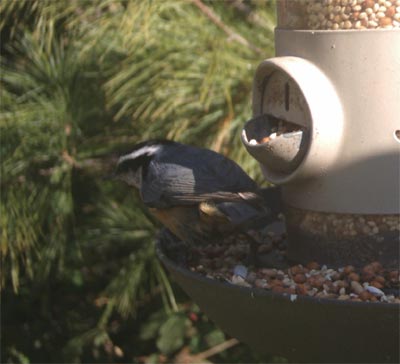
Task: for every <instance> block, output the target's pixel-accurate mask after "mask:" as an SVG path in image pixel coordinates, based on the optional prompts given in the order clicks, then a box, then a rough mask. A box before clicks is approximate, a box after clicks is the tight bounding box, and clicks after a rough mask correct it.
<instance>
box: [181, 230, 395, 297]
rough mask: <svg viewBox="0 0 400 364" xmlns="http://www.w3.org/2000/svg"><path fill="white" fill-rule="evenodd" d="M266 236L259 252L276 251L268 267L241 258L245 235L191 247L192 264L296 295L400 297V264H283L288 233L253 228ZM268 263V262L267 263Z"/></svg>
mask: <svg viewBox="0 0 400 364" xmlns="http://www.w3.org/2000/svg"><path fill="white" fill-rule="evenodd" d="M254 234H255V235H256V237H257V235H258V238H260V236H262V238H263V242H262V243H261V244H260V245H259V251H258V254H259V255H262V256H266V257H267V258H268V257H270V258H271V257H272V260H273V262H270V267H274V266H276V265H275V264H274V262H277V263H279V264H281V266H280V268H270V267H265V268H252V267H246V266H245V265H244V264H243V262H244V261H246V257H247V256H248V245H249V244H248V241H246V239H245V238H238V237H235V238H232V237H230V238H227V239H225V240H224V241H223V242H221V244H219V245H213V244H209V245H206V246H204V247H200V248H199V247H197V248H195V249H193V250H192V252H191V254H190V255H191V256H192V257H196V258H194V259H193V260H192V261H190V262H188V268H189V269H190V270H192V271H194V272H198V273H201V274H204V275H206V276H207V277H209V278H212V279H217V280H221V281H225V282H230V283H232V284H235V285H239V286H244V287H256V288H261V289H266V290H271V291H273V292H277V293H285V294H289V295H290V297H291V299H296V298H297V296H299V295H301V296H311V297H316V298H330V299H338V300H349V301H368V302H386V303H400V295H399V290H400V275H399V271H398V270H387V269H385V268H384V267H382V265H381V264H380V263H379V262H372V263H370V264H368V265H365V266H364V267H362V268H361V269H357V268H355V267H353V266H351V265H348V266H345V267H342V268H338V269H332V268H329V267H327V266H326V265H323V266H321V265H319V264H318V263H317V262H310V263H308V264H307V265H305V266H303V265H300V264H299V265H293V266H289V265H288V264H286V266H285V265H282V262H283V261H285V257H286V236H285V234H284V233H283V234H275V233H272V232H270V231H258V232H254ZM267 264H268V263H267Z"/></svg>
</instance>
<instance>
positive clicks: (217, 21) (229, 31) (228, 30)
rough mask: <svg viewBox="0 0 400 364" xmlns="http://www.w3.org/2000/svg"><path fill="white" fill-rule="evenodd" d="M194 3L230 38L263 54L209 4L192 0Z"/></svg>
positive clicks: (199, 0)
mask: <svg viewBox="0 0 400 364" xmlns="http://www.w3.org/2000/svg"><path fill="white" fill-rule="evenodd" d="M191 1H192V3H193V4H194V5H196V6H197V7H198V8H199V9H200V10H201V11H202V12H203V13H204V14H205V15H206V16H207V17H208V18H209V19H210V20H211V21H212V22H213V23H214V24H215V25H217V26H218V27H219V28H221V29H222V30H223V31H224V32H225V33H226V34H227V35H228V36H229V38H230V39H232V40H235V41H236V42H238V43H240V44H242V45H244V46H246V47H248V48H250V49H251V50H252V51H254V52H256V53H258V54H262V53H263V51H262V50H261V49H260V48H258V47H257V46H255V45H254V44H252V43H250V42H249V41H248V40H247V39H245V38H244V37H243V36H241V35H240V34H238V33H236V32H235V31H234V30H232V29H231V28H230V27H229V26H228V25H226V24H225V23H224V22H223V21H222V20H221V19H220V18H219V17H218V16H217V14H215V13H214V11H213V10H212V9H211V8H209V7H208V6H206V5H204V4H203V3H202V1H201V0H191Z"/></svg>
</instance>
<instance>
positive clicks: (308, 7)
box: [287, 0, 400, 30]
mask: <svg viewBox="0 0 400 364" xmlns="http://www.w3.org/2000/svg"><path fill="white" fill-rule="evenodd" d="M290 3H291V1H289V4H288V10H289V14H288V15H287V16H288V17H290V8H292V11H293V12H297V14H296V15H295V14H293V17H292V19H291V20H288V22H287V23H288V24H287V25H288V26H289V27H291V28H297V29H300V28H302V27H304V19H306V23H305V25H306V26H307V28H308V29H314V30H341V29H359V30H361V29H393V28H400V1H399V0H298V1H297V4H296V5H294V4H290ZM301 22H303V24H301ZM296 23H297V24H296Z"/></svg>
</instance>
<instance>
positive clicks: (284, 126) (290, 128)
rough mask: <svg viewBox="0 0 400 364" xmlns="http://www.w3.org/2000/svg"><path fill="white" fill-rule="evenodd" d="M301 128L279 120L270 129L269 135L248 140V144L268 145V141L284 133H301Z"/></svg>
mask: <svg viewBox="0 0 400 364" xmlns="http://www.w3.org/2000/svg"><path fill="white" fill-rule="evenodd" d="M301 130H303V128H302V127H301V126H300V125H297V124H293V123H290V122H288V121H284V120H279V121H278V123H277V125H276V126H275V127H272V128H271V130H270V133H269V134H268V135H266V136H263V137H261V138H260V139H258V140H256V139H250V140H249V144H251V145H256V144H263V143H268V142H269V141H271V140H273V139H275V138H276V137H279V136H281V135H283V134H286V133H293V132H295V131H301Z"/></svg>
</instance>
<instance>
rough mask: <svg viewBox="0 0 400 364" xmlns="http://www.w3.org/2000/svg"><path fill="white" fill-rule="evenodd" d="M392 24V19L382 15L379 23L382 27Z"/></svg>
mask: <svg viewBox="0 0 400 364" xmlns="http://www.w3.org/2000/svg"><path fill="white" fill-rule="evenodd" d="M391 24H392V19H391V18H389V17H382V18H380V19H379V25H380V26H381V27H384V26H386V25H391Z"/></svg>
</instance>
